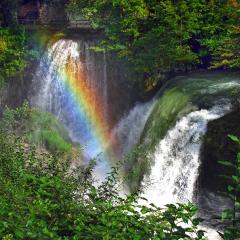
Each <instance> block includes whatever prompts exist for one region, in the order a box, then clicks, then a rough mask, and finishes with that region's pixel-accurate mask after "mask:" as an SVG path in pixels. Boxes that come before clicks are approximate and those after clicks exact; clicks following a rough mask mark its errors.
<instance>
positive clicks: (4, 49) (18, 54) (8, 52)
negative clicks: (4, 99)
mask: <svg viewBox="0 0 240 240" xmlns="http://www.w3.org/2000/svg"><path fill="white" fill-rule="evenodd" d="M33 57H34V52H33V51H31V50H29V49H28V47H27V36H26V33H25V30H24V29H23V28H20V27H18V28H1V27H0V80H1V83H3V81H4V79H6V78H8V77H10V76H13V75H15V74H16V73H17V72H21V71H22V70H23V69H24V68H25V67H26V65H27V59H31V58H33Z"/></svg>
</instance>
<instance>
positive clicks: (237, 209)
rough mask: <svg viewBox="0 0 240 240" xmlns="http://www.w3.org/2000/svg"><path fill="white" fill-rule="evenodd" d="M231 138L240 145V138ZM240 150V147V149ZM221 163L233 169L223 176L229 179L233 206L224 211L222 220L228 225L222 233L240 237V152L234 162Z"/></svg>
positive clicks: (229, 191) (232, 237) (230, 238)
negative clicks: (230, 172) (231, 172)
mask: <svg viewBox="0 0 240 240" xmlns="http://www.w3.org/2000/svg"><path fill="white" fill-rule="evenodd" d="M229 138H230V139H231V140H232V141H233V142H234V143H235V144H237V146H238V147H240V138H238V137H236V136H233V135H229ZM239 150H240V149H239ZM219 163H220V164H222V165H224V166H226V167H228V168H231V169H232V170H233V174H232V176H223V177H225V178H227V179H228V181H229V185H228V187H227V192H226V193H227V197H228V198H229V199H231V201H232V204H233V206H232V208H231V209H226V210H224V211H223V213H222V220H223V221H225V222H226V224H227V227H226V228H225V229H224V233H223V234H222V233H220V235H221V236H222V237H223V238H224V239H226V240H232V239H239V238H240V215H239V214H240V152H239V153H238V154H237V157H236V159H235V162H234V163H231V162H228V161H219Z"/></svg>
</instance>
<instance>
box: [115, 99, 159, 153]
mask: <svg viewBox="0 0 240 240" xmlns="http://www.w3.org/2000/svg"><path fill="white" fill-rule="evenodd" d="M154 103H155V101H154V100H153V101H150V102H147V103H141V104H140V103H139V104H136V106H135V107H133V108H132V109H131V110H130V111H129V113H128V114H126V115H125V116H123V117H122V118H121V120H120V121H119V122H118V124H116V126H115V127H114V129H113V131H112V137H113V138H114V139H118V141H119V142H120V143H121V144H120V146H119V148H118V156H119V157H122V156H123V155H124V154H126V153H128V152H129V151H130V150H131V149H132V148H133V147H134V146H135V145H136V144H138V143H139V140H140V136H141V134H142V131H143V129H144V126H145V124H146V121H147V120H148V118H149V116H150V114H151V112H152V109H153V106H154Z"/></svg>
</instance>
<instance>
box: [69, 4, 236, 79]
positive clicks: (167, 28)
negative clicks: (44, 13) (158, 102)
mask: <svg viewBox="0 0 240 240" xmlns="http://www.w3.org/2000/svg"><path fill="white" fill-rule="evenodd" d="M68 8H69V11H70V12H71V13H72V14H82V15H83V16H84V17H85V18H87V19H89V20H90V21H91V23H92V25H93V27H95V28H100V29H103V30H104V32H105V34H106V39H105V40H104V41H103V42H102V47H103V48H105V49H107V50H114V51H117V53H118V54H119V55H120V56H121V57H126V58H127V59H128V60H129V61H130V62H131V63H132V64H134V66H135V68H136V70H137V71H138V73H140V74H141V75H143V76H144V78H145V79H148V80H149V79H150V80H151V79H157V78H158V74H159V73H161V72H164V71H169V70H174V69H175V70H178V69H182V70H184V69H186V68H188V67H190V68H193V67H195V66H202V67H212V68H219V67H223V68H239V66H240V58H239V56H240V54H239V51H240V49H239V46H240V44H239V39H240V38H239V34H240V25H239V17H240V4H239V2H238V1H236V0H220V1H219V0H211V1H209V0H181V1H172V0H169V1H162V0H161V1H153V0H150V1H149V0H106V1H101V0H100V1H95V0H70V3H69V6H68ZM98 50H100V49H98Z"/></svg>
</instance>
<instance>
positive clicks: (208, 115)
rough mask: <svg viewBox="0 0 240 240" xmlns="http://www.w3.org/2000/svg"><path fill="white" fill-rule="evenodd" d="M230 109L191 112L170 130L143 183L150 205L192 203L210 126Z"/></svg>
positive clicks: (159, 147)
mask: <svg viewBox="0 0 240 240" xmlns="http://www.w3.org/2000/svg"><path fill="white" fill-rule="evenodd" d="M230 109H231V105H230V104H229V103H222V104H217V105H216V106H214V107H212V108H211V109H208V110H206V109H202V110H199V111H194V112H191V113H189V114H188V115H186V116H184V117H182V118H181V119H180V120H179V121H178V122H177V123H176V125H175V127H173V128H172V129H170V130H169V131H168V133H167V134H166V136H165V137H164V139H162V140H161V141H160V142H159V144H158V146H157V147H156V150H155V152H154V154H153V156H152V159H153V161H154V162H153V164H152V168H151V173H150V175H149V176H145V178H144V180H143V184H142V187H143V189H144V194H143V195H144V197H146V198H147V199H148V200H149V202H150V203H154V204H155V205H157V206H163V205H165V204H168V203H176V202H182V203H184V202H187V201H193V198H194V187H195V183H196V179H197V177H198V169H199V166H200V159H199V155H200V148H201V143H202V138H203V136H204V134H205V132H206V130H207V123H208V122H209V121H211V120H214V119H217V118H220V117H221V116H223V115H225V114H226V113H227V112H228V111H230Z"/></svg>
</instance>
